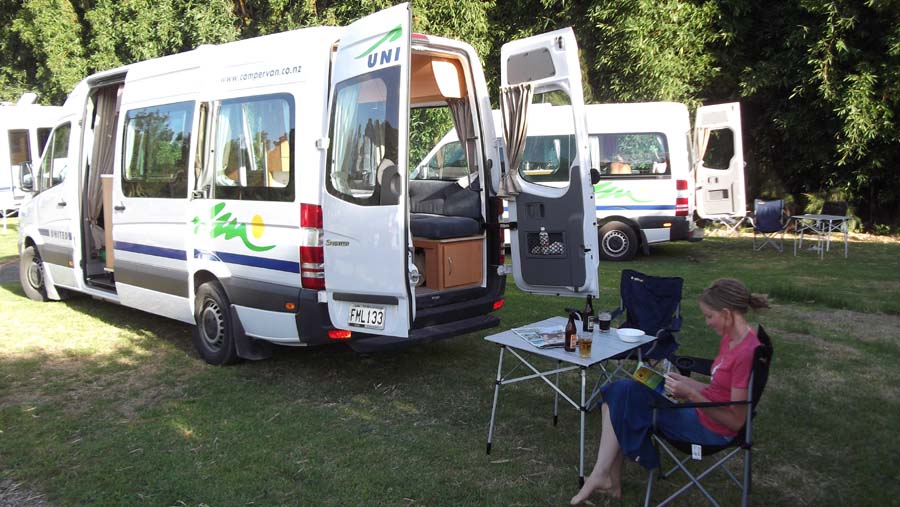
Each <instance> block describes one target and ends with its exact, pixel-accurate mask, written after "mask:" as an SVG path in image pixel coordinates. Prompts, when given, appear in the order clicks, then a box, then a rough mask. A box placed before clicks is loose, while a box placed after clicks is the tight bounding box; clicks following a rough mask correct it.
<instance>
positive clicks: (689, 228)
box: [638, 216, 703, 241]
mask: <svg viewBox="0 0 900 507" xmlns="http://www.w3.org/2000/svg"><path fill="white" fill-rule="evenodd" d="M664 224H671V225H670V226H669V227H666V226H665V225H664ZM638 225H640V227H641V229H642V230H647V229H662V228H667V229H669V241H700V240H701V239H703V232H702V230H701V229H698V228H696V227H693V222H692V221H691V220H690V219H689V218H688V217H674V216H662V217H657V216H653V217H640V218H638ZM697 231H700V232H699V238H698V237H697V234H698V232H697Z"/></svg>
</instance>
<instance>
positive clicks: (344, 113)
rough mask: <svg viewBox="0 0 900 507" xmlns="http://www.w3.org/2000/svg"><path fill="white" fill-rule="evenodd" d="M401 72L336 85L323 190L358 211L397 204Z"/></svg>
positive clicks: (385, 71)
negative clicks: (356, 208)
mask: <svg viewBox="0 0 900 507" xmlns="http://www.w3.org/2000/svg"><path fill="white" fill-rule="evenodd" d="M399 88H400V68H399V67H388V68H385V69H380V70H377V71H374V72H370V73H368V74H364V75H362V76H357V77H354V78H351V79H348V80H346V81H343V82H341V83H339V84H338V85H337V86H336V87H335V99H334V104H333V105H332V110H331V128H330V134H329V137H330V138H331V143H330V145H329V148H328V168H327V173H326V177H325V187H326V189H327V190H328V193H330V194H332V195H334V196H335V197H337V198H339V199H343V200H345V201H348V202H352V203H356V204H359V205H362V206H378V205H389V204H396V203H397V201H398V198H399V195H400V190H401V188H400V185H401V184H402V183H401V182H402V179H401V178H402V176H401V175H400V174H399V173H398V168H397V163H398V160H397V146H398V140H399V139H398V138H399V132H398V130H397V129H398V125H399V121H398V117H397V112H398V100H399V97H398V90H399Z"/></svg>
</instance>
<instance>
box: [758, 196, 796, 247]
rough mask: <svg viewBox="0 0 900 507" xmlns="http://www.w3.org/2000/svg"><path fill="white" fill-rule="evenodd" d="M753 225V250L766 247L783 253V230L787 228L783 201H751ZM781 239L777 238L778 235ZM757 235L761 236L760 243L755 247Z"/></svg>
mask: <svg viewBox="0 0 900 507" xmlns="http://www.w3.org/2000/svg"><path fill="white" fill-rule="evenodd" d="M750 223H751V224H753V249H754V250H756V251H759V250H762V249H763V247H765V246H766V245H772V247H773V248H774V249H776V250H778V251H779V252H783V251H784V230H785V229H786V228H787V220H785V217H784V199H776V200H774V201H763V200H762V199H756V200H755V201H753V216H752V217H751V218H750ZM779 233H780V234H781V237H780V238H779V237H777V236H778V234H779ZM757 235H762V242H761V243H760V244H759V246H757V245H756V237H757Z"/></svg>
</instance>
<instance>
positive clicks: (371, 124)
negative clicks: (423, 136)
mask: <svg viewBox="0 0 900 507" xmlns="http://www.w3.org/2000/svg"><path fill="white" fill-rule="evenodd" d="M410 19H411V16H410V10H409V6H408V5H407V4H402V5H398V6H395V7H392V8H390V9H385V10H383V11H380V12H377V13H375V14H372V15H370V16H367V17H365V18H362V19H360V20H358V21H356V22H355V23H353V24H351V25H350V26H349V27H347V30H346V32H344V35H343V36H342V37H341V40H340V41H339V42H338V50H337V52H336V54H335V55H334V59H333V70H332V78H331V92H330V100H329V115H330V122H329V133H328V150H327V153H328V155H327V157H326V164H325V165H326V167H325V177H324V180H325V181H324V185H325V191H324V192H323V198H322V215H323V220H322V222H323V244H324V257H325V259H324V260H325V287H326V294H327V297H328V313H329V316H330V317H331V322H332V324H333V325H334V326H335V327H336V328H339V329H346V330H351V331H359V332H365V333H371V334H378V335H388V336H398V337H406V336H409V328H410V323H411V322H412V321H413V319H414V315H413V312H414V308H415V301H414V300H413V294H412V293H411V291H410V285H409V283H410V282H409V277H410V271H409V269H410V266H413V264H412V260H411V258H410V253H409V251H410V250H409V246H408V245H410V240H409V232H408V230H409V227H408V224H407V221H408V219H407V216H408V213H407V207H408V204H407V202H408V200H407V179H408V170H407V160H408V156H407V152H408V148H407V145H408V141H407V139H408V133H409V126H408V123H409V61H410Z"/></svg>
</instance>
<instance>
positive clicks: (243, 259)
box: [116, 241, 300, 273]
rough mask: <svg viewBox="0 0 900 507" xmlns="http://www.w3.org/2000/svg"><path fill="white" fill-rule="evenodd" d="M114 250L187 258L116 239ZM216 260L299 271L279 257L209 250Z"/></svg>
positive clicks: (196, 252) (183, 254) (296, 265)
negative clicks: (268, 257)
mask: <svg viewBox="0 0 900 507" xmlns="http://www.w3.org/2000/svg"><path fill="white" fill-rule="evenodd" d="M116 250H122V251H125V252H134V253H139V254H144V255H153V256H156V257H165V258H167V259H176V260H181V261H183V260H187V253H186V252H185V251H184V250H175V249H173V248H161V247H156V246H150V245H139V244H137V243H128V242H125V241H116ZM211 253H212V254H213V255H215V257H216V258H217V260H220V261H222V262H228V263H231V264H240V265H242V266H251V267H254V268H264V269H272V270H275V271H286V272H288V273H299V272H300V263H299V262H291V261H283V260H279V259H267V258H264V257H254V256H252V255H241V254H234V253H227V252H211ZM203 254H206V255H209V254H210V252H201V251H199V250H194V257H200V256H202V255H203Z"/></svg>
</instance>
